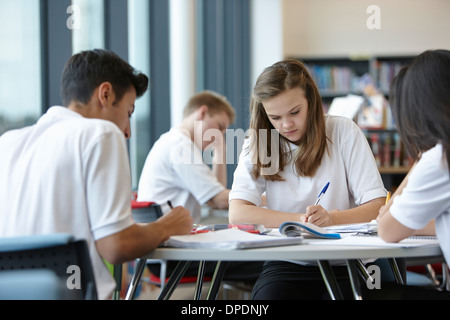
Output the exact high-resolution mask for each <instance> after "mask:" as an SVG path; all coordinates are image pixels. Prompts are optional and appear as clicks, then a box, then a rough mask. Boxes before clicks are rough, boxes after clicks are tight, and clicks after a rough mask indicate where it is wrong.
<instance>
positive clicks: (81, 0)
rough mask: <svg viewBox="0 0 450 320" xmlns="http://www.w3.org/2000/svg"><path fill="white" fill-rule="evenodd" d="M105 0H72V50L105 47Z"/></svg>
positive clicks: (78, 50)
mask: <svg viewBox="0 0 450 320" xmlns="http://www.w3.org/2000/svg"><path fill="white" fill-rule="evenodd" d="M104 5H105V3H104V0H72V6H71V7H70V8H68V10H69V12H68V13H70V14H71V15H72V16H71V18H72V23H73V24H72V52H73V53H74V54H75V53H78V52H80V51H83V50H92V49H98V48H104V47H105V19H104V17H105V15H104V12H105V8H104Z"/></svg>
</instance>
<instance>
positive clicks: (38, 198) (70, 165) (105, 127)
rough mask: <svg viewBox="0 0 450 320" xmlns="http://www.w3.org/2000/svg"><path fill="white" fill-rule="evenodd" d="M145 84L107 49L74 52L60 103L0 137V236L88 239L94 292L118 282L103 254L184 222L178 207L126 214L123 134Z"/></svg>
mask: <svg viewBox="0 0 450 320" xmlns="http://www.w3.org/2000/svg"><path fill="white" fill-rule="evenodd" d="M147 85H148V77H147V76H146V75H144V74H142V73H139V72H137V71H136V70H134V68H133V67H132V66H130V65H129V64H128V63H126V62H125V61H124V60H122V59H121V58H120V57H119V56H117V55H116V54H114V53H113V52H110V51H105V50H90V51H84V52H80V53H79V54H76V55H74V56H73V57H71V58H70V59H69V61H68V62H67V63H66V66H65V68H64V71H63V74H62V86H61V87H62V89H61V96H62V100H63V103H64V106H54V107H51V108H50V109H49V110H48V111H47V112H46V113H45V114H44V115H43V116H42V117H41V118H40V119H39V121H38V122H37V123H36V124H34V125H32V126H29V127H25V128H22V129H18V130H12V131H9V132H7V133H5V134H4V135H3V136H1V137H0V153H1V157H0V237H13V236H23V235H32V234H47V233H69V234H72V235H74V236H75V238H76V239H83V240H86V242H87V244H88V247H89V253H90V258H91V262H92V266H93V269H94V274H95V280H96V286H97V291H98V297H99V298H100V299H107V298H110V297H111V293H112V291H113V289H114V288H115V287H116V282H115V281H114V278H113V277H112V275H111V273H110V272H109V270H108V269H107V267H106V266H105V263H104V261H103V260H107V261H109V262H110V263H113V264H119V263H123V262H126V261H131V260H134V259H136V258H139V257H142V256H143V255H144V254H146V253H148V252H150V251H151V250H153V249H154V248H156V247H157V246H158V245H159V244H160V243H161V242H163V241H165V240H167V239H168V238H169V237H170V236H172V235H179V234H188V233H189V232H190V230H191V229H192V218H191V216H190V214H189V211H188V210H186V209H184V208H182V207H177V208H175V209H174V210H172V211H171V212H170V213H168V214H167V215H166V216H164V217H163V218H161V219H159V220H158V221H155V222H153V223H149V224H139V225H138V224H135V223H134V222H133V219H132V217H131V197H130V194H131V175H130V163H129V160H128V154H127V147H126V139H127V138H129V137H130V136H131V129H130V117H131V115H132V114H133V112H134V105H135V101H136V99H137V98H138V97H141V96H142V95H143V94H144V93H145V92H146V90H147ZM18 107H21V106H18ZM82 272H83V270H82Z"/></svg>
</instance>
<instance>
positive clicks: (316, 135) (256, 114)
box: [248, 60, 327, 181]
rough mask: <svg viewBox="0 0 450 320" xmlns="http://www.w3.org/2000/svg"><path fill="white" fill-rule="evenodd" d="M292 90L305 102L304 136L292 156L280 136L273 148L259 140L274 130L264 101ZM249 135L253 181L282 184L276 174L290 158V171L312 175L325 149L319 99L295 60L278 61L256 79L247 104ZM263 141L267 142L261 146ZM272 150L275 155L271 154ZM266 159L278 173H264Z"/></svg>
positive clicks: (309, 79) (322, 113)
mask: <svg viewBox="0 0 450 320" xmlns="http://www.w3.org/2000/svg"><path fill="white" fill-rule="evenodd" d="M293 88H300V89H302V90H303V91H304V92H305V96H306V100H307V101H308V116H307V129H306V133H305V134H304V136H303V137H302V138H301V141H300V143H299V147H298V148H297V150H296V151H295V153H294V154H292V153H291V152H289V150H290V148H289V140H287V139H286V138H284V137H283V136H281V135H279V142H280V143H277V145H276V146H273V145H272V140H271V139H262V140H261V134H267V133H269V132H273V131H274V130H275V128H274V127H273V125H272V124H271V123H270V120H269V118H268V116H267V114H266V111H265V109H264V107H263V103H264V101H267V100H269V99H272V98H274V97H276V96H278V95H279V94H281V93H283V92H284V91H286V90H290V89H293ZM261 129H263V130H261ZM250 134H251V139H250V147H249V150H248V151H249V152H251V154H252V156H253V170H252V173H253V176H254V177H255V178H258V177H260V176H261V177H263V178H264V179H266V180H269V181H282V180H283V179H282V177H281V176H280V172H281V171H282V170H283V169H284V167H285V166H286V164H287V163H289V161H290V160H291V159H293V166H294V169H295V170H294V171H295V172H296V173H297V174H298V175H299V176H302V177H311V176H314V174H315V173H316V171H317V168H318V167H319V166H320V163H321V161H322V156H323V154H324V152H325V150H326V148H327V137H326V130H325V118H324V112H323V106H322V99H321V97H320V95H319V90H318V89H317V86H316V84H315V83H314V80H313V79H312V77H311V75H310V74H309V72H308V70H307V69H306V67H305V66H304V65H303V63H301V62H300V61H298V60H285V61H281V62H278V63H275V64H274V65H272V66H270V67H268V68H266V69H265V70H264V71H263V73H262V74H261V75H260V76H259V78H258V80H257V82H256V85H255V87H254V89H253V94H252V99H251V102H250ZM265 140H266V141H267V143H261V141H265ZM272 148H273V149H272ZM273 151H275V152H277V153H278V154H277V155H273V154H272V153H273ZM270 157H272V158H275V159H276V160H277V161H278V170H277V172H276V173H271V174H264V169H265V168H267V166H268V163H267V161H266V160H267V158H270ZM272 160H273V159H272ZM272 165H273V164H272Z"/></svg>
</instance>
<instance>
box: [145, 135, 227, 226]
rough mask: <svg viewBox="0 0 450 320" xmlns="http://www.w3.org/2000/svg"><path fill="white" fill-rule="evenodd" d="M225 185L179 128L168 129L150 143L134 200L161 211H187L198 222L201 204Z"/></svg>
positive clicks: (223, 188)
mask: <svg viewBox="0 0 450 320" xmlns="http://www.w3.org/2000/svg"><path fill="white" fill-rule="evenodd" d="M223 190H225V187H224V186H223V185H222V184H221V183H220V182H219V181H218V180H217V178H216V176H215V175H214V173H213V172H212V170H211V168H210V167H209V166H208V165H206V164H205V163H204V161H203V155H202V152H201V150H200V149H199V148H198V147H197V146H196V145H195V144H194V143H193V142H192V140H191V139H190V138H189V137H188V136H186V135H185V134H184V133H183V132H182V131H181V130H180V129H178V128H172V129H171V130H170V131H169V132H167V133H165V134H163V135H162V136H161V137H160V138H159V139H158V141H156V142H155V144H154V145H153V148H152V150H150V153H149V154H148V156H147V160H146V161H145V165H144V168H143V169H142V174H141V177H140V179H139V190H138V200H139V201H152V202H156V203H159V204H161V208H162V211H163V213H167V212H168V211H169V210H170V208H169V207H168V206H167V205H166V203H167V201H169V200H170V201H171V202H172V204H173V205H174V206H183V207H185V208H186V209H188V210H190V212H191V216H192V217H193V219H194V222H195V223H199V222H200V218H201V205H203V204H205V203H207V202H208V201H209V200H211V199H212V198H213V197H214V196H216V195H217V194H218V193H220V192H221V191H223Z"/></svg>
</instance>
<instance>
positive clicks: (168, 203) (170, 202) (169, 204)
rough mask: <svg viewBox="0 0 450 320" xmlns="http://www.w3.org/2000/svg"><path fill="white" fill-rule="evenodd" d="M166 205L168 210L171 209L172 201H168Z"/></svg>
mask: <svg viewBox="0 0 450 320" xmlns="http://www.w3.org/2000/svg"><path fill="white" fill-rule="evenodd" d="M167 205H168V206H169V208H170V209H173V205H172V201H170V200H168V201H167Z"/></svg>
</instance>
